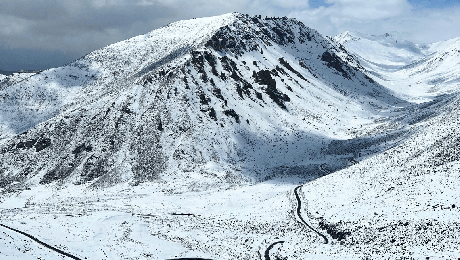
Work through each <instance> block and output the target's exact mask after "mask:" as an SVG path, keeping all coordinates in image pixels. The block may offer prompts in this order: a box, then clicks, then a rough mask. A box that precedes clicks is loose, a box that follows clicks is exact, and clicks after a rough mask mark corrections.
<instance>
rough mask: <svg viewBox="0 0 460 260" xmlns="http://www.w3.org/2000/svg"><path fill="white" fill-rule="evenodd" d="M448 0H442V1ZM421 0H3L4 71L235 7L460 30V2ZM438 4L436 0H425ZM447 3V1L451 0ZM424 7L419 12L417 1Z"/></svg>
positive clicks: (386, 27)
mask: <svg viewBox="0 0 460 260" xmlns="http://www.w3.org/2000/svg"><path fill="white" fill-rule="evenodd" d="M439 1H441V0H438V2H439ZM422 2H424V1H418V0H387V1H368V0H310V1H305V0H232V1H229V0H211V1H210V0H162V1H160V0H0V70H18V69H45V68H49V67H56V66H60V65H63V64H65V63H68V62H70V61H71V60H74V59H77V58H79V57H81V56H83V55H85V54H87V53H88V52H91V51H93V50H95V49H98V48H101V47H103V46H106V45H108V44H111V43H115V42H118V41H121V40H125V39H128V38H130V37H133V36H137V35H140V34H144V33H147V32H149V31H152V30H154V29H156V28H158V27H160V26H163V25H166V24H168V23H170V22H174V21H178V20H184V19H190V18H193V17H205V16H214V15H221V14H224V13H229V12H240V13H247V14H251V15H254V14H260V15H262V16H288V17H295V18H297V19H298V20H300V21H303V22H304V23H305V24H306V25H307V26H310V27H312V28H314V29H317V30H318V31H319V32H321V33H323V34H326V35H331V36H334V35H335V34H337V33H341V32H343V31H346V30H351V31H353V30H357V31H361V32H364V33H371V34H383V33H385V32H394V31H399V32H402V33H404V35H406V36H407V37H406V38H407V39H409V40H415V41H418V42H433V41H437V40H445V39H448V38H453V37H457V36H460V29H459V28H460V27H458V26H455V25H456V24H458V23H460V8H459V7H458V5H455V6H452V5H451V6H449V7H446V6H445V5H444V6H442V7H443V8H439V6H437V9H436V10H434V9H430V8H429V6H428V7H426V6H425V5H422V4H421V3H422ZM425 2H430V3H432V2H433V1H425ZM443 2H446V1H444V0H443ZM419 5H421V6H424V8H422V9H420V8H418V9H419V10H418V11H417V8H415V9H414V6H415V7H417V6H419Z"/></svg>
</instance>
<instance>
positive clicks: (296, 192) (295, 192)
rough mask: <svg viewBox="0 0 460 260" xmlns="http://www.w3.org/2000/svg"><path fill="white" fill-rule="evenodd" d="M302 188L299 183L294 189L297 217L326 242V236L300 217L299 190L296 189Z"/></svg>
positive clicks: (327, 241) (300, 202)
mask: <svg viewBox="0 0 460 260" xmlns="http://www.w3.org/2000/svg"><path fill="white" fill-rule="evenodd" d="M301 188H302V185H299V186H297V187H296V188H295V189H294V195H295V198H296V199H297V216H298V217H299V219H300V220H301V221H302V223H303V224H304V225H305V226H307V227H308V228H309V229H311V230H313V231H314V232H315V233H316V234H318V235H319V236H320V237H322V238H323V239H324V244H327V243H329V240H328V239H327V237H326V236H325V235H323V234H321V233H320V232H319V231H318V230H316V229H314V228H313V227H312V226H310V225H309V224H308V223H307V222H306V221H305V220H304V219H303V217H302V214H300V210H301V208H302V201H301V200H300V196H299V192H298V190H300V189H301Z"/></svg>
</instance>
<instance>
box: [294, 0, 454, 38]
mask: <svg viewBox="0 0 460 260" xmlns="http://www.w3.org/2000/svg"><path fill="white" fill-rule="evenodd" d="M326 2H327V3H328V4H330V6H328V7H324V6H322V7H319V8H314V9H312V8H305V9H302V10H296V11H293V12H291V13H290V14H289V16H290V17H295V18H297V19H299V20H300V21H303V22H304V23H305V24H306V25H307V26H309V27H311V28H314V29H317V30H318V31H319V32H320V33H322V34H324V35H330V36H334V35H336V34H338V33H341V32H344V31H359V32H362V33H367V34H374V35H379V34H384V33H386V32H391V33H393V34H397V35H402V36H403V37H405V39H408V40H411V41H414V42H425V43H430V42H436V41H441V40H447V39H451V38H454V37H459V36H460V28H459V27H458V26H456V25H457V24H459V22H460V7H452V8H445V9H435V10H430V9H425V10H418V9H414V8H413V7H412V6H411V5H410V4H409V2H408V1H406V0H388V1H368V0H327V1H326Z"/></svg>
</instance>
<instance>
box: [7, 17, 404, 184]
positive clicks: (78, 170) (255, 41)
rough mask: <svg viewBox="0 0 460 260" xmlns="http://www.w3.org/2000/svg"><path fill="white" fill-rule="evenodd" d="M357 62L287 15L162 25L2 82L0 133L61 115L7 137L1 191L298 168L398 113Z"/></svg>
mask: <svg viewBox="0 0 460 260" xmlns="http://www.w3.org/2000/svg"><path fill="white" fill-rule="evenodd" d="M210 24H212V25H213V26H214V27H212V26H209V25H210ZM191 28H193V29H191ZM203 28H207V30H204V29H203ZM217 29H218V30H217ZM187 33H189V34H187ZM344 59H345V60H347V59H348V60H350V61H351V63H352V62H354V63H355V66H350V65H348V63H346V62H344ZM116 64H118V66H116ZM120 65H125V66H120ZM357 66H358V63H357V61H355V60H354V59H353V57H352V56H348V55H347V53H346V51H345V50H342V49H340V48H337V46H336V45H334V44H332V43H331V42H330V41H329V40H328V39H325V38H323V37H322V36H321V35H319V34H318V33H317V32H316V31H314V30H311V29H309V28H307V27H305V26H304V25H303V24H301V23H299V22H297V21H295V20H291V19H287V18H280V19H266V20H263V19H260V18H257V17H249V16H244V15H239V14H230V15H224V16H220V17H214V18H209V19H201V20H200V19H195V20H190V21H182V22H177V23H173V24H171V25H169V26H166V27H163V28H160V29H158V30H156V31H154V32H151V33H149V34H147V35H144V36H139V37H134V38H132V39H129V40H126V41H123V42H120V43H117V44H113V45H110V46H108V47H106V48H103V49H101V50H98V51H95V52H93V53H90V54H88V55H86V56H85V57H84V58H82V59H80V60H77V61H75V62H74V63H71V64H69V65H68V66H65V67H62V68H57V69H52V70H49V71H45V72H43V73H40V74H38V75H35V76H33V77H31V78H29V79H28V80H25V81H22V82H20V83H18V84H16V85H12V86H10V87H7V88H6V89H5V90H4V91H5V92H6V93H7V94H8V95H7V100H8V102H4V103H2V104H3V105H4V106H6V107H8V108H9V110H7V111H11V113H17V116H18V117H19V118H20V119H19V120H17V121H15V119H16V118H15V117H13V116H9V115H8V112H7V113H6V115H7V116H6V117H5V118H7V119H9V120H11V121H12V122H8V121H7V122H6V123H7V124H8V125H9V126H11V125H13V126H14V125H15V124H16V125H20V126H22V128H19V127H17V129H23V130H24V129H26V127H27V126H29V127H30V126H31V125H32V123H35V122H37V121H39V120H44V119H46V117H47V116H52V115H55V114H56V113H59V114H58V115H57V116H55V117H54V118H51V119H50V120H48V121H45V122H43V123H42V124H40V125H38V126H37V127H35V128H33V129H30V131H28V132H27V133H25V134H23V135H21V136H17V137H15V138H13V139H10V140H7V141H5V145H4V147H5V148H4V149H3V150H2V151H3V153H2V158H4V160H6V161H8V163H7V165H5V166H4V168H3V170H2V171H3V176H4V177H3V178H4V182H5V184H6V183H12V182H14V181H19V182H23V181H26V183H27V182H29V180H30V181H32V180H34V181H33V182H32V183H37V182H38V183H41V184H47V183H52V182H55V181H64V182H70V183H79V184H83V183H93V182H94V181H95V185H96V184H97V185H105V184H103V183H116V182H125V181H128V180H130V181H133V182H134V183H137V182H139V181H145V180H158V179H162V178H166V179H169V178H170V177H171V176H175V175H177V174H180V173H183V174H186V175H187V176H190V174H189V172H190V171H193V172H197V170H198V169H200V170H199V171H198V172H200V171H201V172H205V173H207V174H210V173H211V172H214V171H217V172H220V173H219V174H218V175H217V176H221V175H222V172H226V171H230V172H234V171H235V170H236V171H243V172H244V174H243V175H242V176H241V175H240V174H237V175H238V176H239V177H237V179H238V178H242V179H240V180H238V182H239V181H243V180H244V179H245V178H246V177H249V178H250V179H254V178H255V179H260V178H262V179H263V178H265V177H266V176H267V175H270V174H272V173H273V172H274V171H275V172H276V171H278V170H276V169H277V168H278V167H285V168H291V167H294V169H301V168H302V167H310V166H309V165H310V164H311V163H312V162H313V163H314V164H316V161H317V157H318V156H320V157H321V156H322V155H321V154H320V153H319V152H320V151H321V149H322V147H324V146H325V145H326V143H328V142H330V141H329V140H328V139H329V138H337V137H338V138H345V137H349V136H351V135H352V127H353V125H361V124H363V123H369V122H371V120H372V119H373V118H378V117H379V116H380V114H382V111H384V110H388V109H391V108H393V107H395V106H402V105H404V104H405V102H404V101H402V100H400V99H398V98H395V97H394V96H392V93H391V92H390V91H388V90H387V89H385V88H383V87H382V86H380V85H378V84H376V83H375V82H374V81H372V80H371V79H370V78H369V77H368V76H367V75H366V74H364V73H363V72H362V71H361V70H359V69H357V68H356V67H357ZM90 75H91V76H90ZM38 82H43V84H42V85H40V84H39V83H38ZM47 82H48V83H47ZM45 83H46V84H45ZM36 84H37V85H38V86H37V85H36ZM32 90H33V92H32V95H30V94H28V95H24V94H22V93H28V91H32ZM46 93H48V95H46ZM13 94H14V96H19V97H20V98H19V99H17V98H13ZM24 103H26V104H28V106H25V104H24ZM37 103H38V104H37ZM34 105H35V106H34ZM18 106H20V107H21V108H23V107H27V108H30V109H31V110H32V112H31V113H27V111H21V110H20V109H17V107H18ZM58 109H59V110H58ZM18 110H19V112H18ZM4 114H5V113H4ZM30 118H33V119H34V120H31V119H30ZM30 121H32V122H30ZM24 122H25V123H27V124H25V123H24ZM332 129H334V130H332ZM202 133H212V134H211V136H203V134H202ZM280 133H283V134H280ZM279 136H280V137H279ZM211 147H212V149H209V148H211ZM197 151H199V152H197ZM44 154H46V156H44ZM63 154H66V156H62V155H63ZM24 155H27V156H28V157H29V158H28V160H27V161H18V160H17V158H18V156H24ZM45 158H46V159H45ZM50 158H54V159H51V160H50ZM32 161H33V162H34V163H33V164H30V162H32ZM345 162H346V159H343V160H339V161H337V164H336V165H334V166H331V167H338V168H340V167H343V165H344V163H345ZM215 165H218V168H214V167H215ZM299 165H301V166H299ZM261 166H262V167H261ZM209 167H211V168H209ZM222 167H223V168H222ZM298 167H301V168H298ZM248 174H249V175H248ZM32 176H34V178H32V179H31V177H32ZM162 176H163V177H162ZM210 176H212V175H210ZM224 176H226V175H222V176H221V177H218V179H220V178H224ZM243 176H246V177H243ZM196 178H198V179H199V181H203V178H202V177H201V173H200V174H198V175H196ZM194 179H195V178H194ZM211 179H213V177H212V178H211ZM228 181H229V180H226V181H224V183H225V182H228ZM212 182H214V181H212ZM232 182H233V180H232Z"/></svg>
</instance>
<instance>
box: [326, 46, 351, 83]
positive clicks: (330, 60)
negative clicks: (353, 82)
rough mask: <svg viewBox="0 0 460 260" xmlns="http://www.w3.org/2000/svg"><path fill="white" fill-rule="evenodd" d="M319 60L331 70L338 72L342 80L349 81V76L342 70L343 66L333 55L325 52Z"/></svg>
mask: <svg viewBox="0 0 460 260" xmlns="http://www.w3.org/2000/svg"><path fill="white" fill-rule="evenodd" d="M321 60H322V61H324V62H326V65H327V66H328V67H329V68H333V69H335V70H336V71H337V72H340V73H341V74H342V76H343V77H344V78H347V79H351V77H350V75H348V73H347V72H346V71H345V70H344V69H343V67H344V66H345V65H344V64H343V61H342V60H341V59H340V58H339V57H338V56H337V55H336V54H335V53H330V52H329V51H325V52H324V53H323V55H321Z"/></svg>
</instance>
